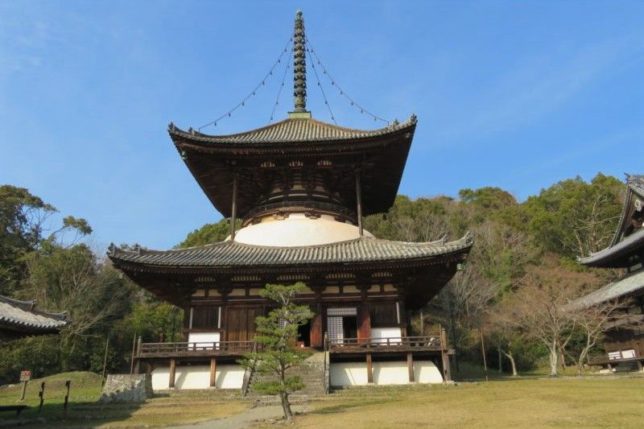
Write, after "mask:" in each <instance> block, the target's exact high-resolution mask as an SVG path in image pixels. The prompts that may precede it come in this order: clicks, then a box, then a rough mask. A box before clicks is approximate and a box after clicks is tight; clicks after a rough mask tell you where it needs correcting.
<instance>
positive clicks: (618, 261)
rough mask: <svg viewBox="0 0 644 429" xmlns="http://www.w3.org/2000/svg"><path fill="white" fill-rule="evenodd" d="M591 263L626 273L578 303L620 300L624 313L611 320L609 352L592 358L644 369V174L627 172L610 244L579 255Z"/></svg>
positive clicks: (608, 364) (588, 304)
mask: <svg viewBox="0 0 644 429" xmlns="http://www.w3.org/2000/svg"><path fill="white" fill-rule="evenodd" d="M579 262H580V263H581V264H583V265H585V266H587V267H596V268H619V269H624V270H625V271H626V272H625V274H624V275H623V276H622V277H621V278H620V279H619V280H617V281H615V282H612V283H609V284H607V285H606V286H604V287H602V288H600V289H598V290H596V291H594V292H592V293H590V294H588V295H586V296H584V297H582V298H580V299H578V300H577V301H575V302H574V303H573V305H574V306H577V307H591V306H593V305H598V304H601V303H604V302H610V301H618V302H619V303H620V307H621V308H620V309H619V310H620V311H619V312H620V313H621V314H620V316H619V317H615V318H614V321H612V322H611V323H609V324H608V329H607V331H606V333H605V334H606V338H605V339H604V348H605V350H606V354H605V355H604V356H599V357H597V358H595V359H593V360H591V361H590V363H591V364H594V365H602V366H605V367H608V368H612V367H614V366H617V365H622V366H633V367H636V368H637V369H639V370H640V371H641V370H642V363H643V362H644V175H627V177H626V198H625V199H624V206H623V209H622V214H621V216H620V220H619V223H618V225H617V229H616V231H615V234H614V236H613V240H612V242H611V243H610V245H609V246H608V247H607V248H605V249H603V250H600V251H599V252H596V253H593V254H591V255H590V256H587V257H583V258H579Z"/></svg>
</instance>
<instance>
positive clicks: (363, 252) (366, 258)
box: [108, 234, 473, 268]
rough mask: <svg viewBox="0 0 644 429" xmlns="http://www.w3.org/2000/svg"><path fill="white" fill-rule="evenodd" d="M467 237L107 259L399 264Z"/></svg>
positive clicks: (133, 253)
mask: <svg viewBox="0 0 644 429" xmlns="http://www.w3.org/2000/svg"><path fill="white" fill-rule="evenodd" d="M472 243H473V240H472V237H471V236H470V235H469V234H468V235H466V236H464V237H463V238H461V239H460V240H456V241H451V242H444V241H434V242H426V243H410V242H402V241H388V240H380V239H375V238H367V237H362V238H358V239H355V240H348V241H342V242H338V243H331V244H324V245H318V246H303V247H271V246H256V245H250V244H242V243H237V242H234V241H223V242H220V243H215V244H211V245H207V246H201V247H193V248H187V249H175V250H167V251H154V250H143V249H137V250H123V249H120V248H117V247H115V246H114V245H112V246H110V249H109V251H108V256H109V257H110V259H112V261H113V262H114V263H115V264H116V265H119V264H120V263H130V264H136V265H142V266H148V267H181V268H183V267H186V268H189V267H192V268H206V267H207V268H232V267H244V266H271V267H288V266H301V265H314V264H346V263H368V262H386V261H390V262H398V261H414V260H423V259H431V258H432V257H440V256H443V255H450V254H463V253H467V252H468V251H469V249H470V247H471V246H472Z"/></svg>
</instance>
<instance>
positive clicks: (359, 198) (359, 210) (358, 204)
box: [356, 170, 364, 237]
mask: <svg viewBox="0 0 644 429" xmlns="http://www.w3.org/2000/svg"><path fill="white" fill-rule="evenodd" d="M356 216H357V217H358V231H360V237H362V236H363V234H364V229H363V227H362V187H361V186H360V170H356Z"/></svg>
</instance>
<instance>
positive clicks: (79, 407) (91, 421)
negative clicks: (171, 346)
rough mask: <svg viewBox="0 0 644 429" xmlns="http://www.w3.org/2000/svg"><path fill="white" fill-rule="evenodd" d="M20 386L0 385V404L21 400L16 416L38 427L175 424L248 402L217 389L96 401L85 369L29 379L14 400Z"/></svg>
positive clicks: (0, 417) (10, 418)
mask: <svg viewBox="0 0 644 429" xmlns="http://www.w3.org/2000/svg"><path fill="white" fill-rule="evenodd" d="M65 380H71V391H70V399H69V412H68V414H67V417H65V416H64V414H63V401H64V397H65ZM42 381H45V404H44V407H43V410H42V413H38V404H39V398H38V391H39V389H40V383H41V382H42ZM20 390H21V386H20V385H18V384H16V385H14V386H11V387H8V386H2V387H0V404H1V405H14V404H25V405H28V406H30V407H31V408H30V409H29V410H26V411H23V413H22V414H21V417H20V420H21V421H23V422H24V421H29V422H31V423H32V424H33V425H34V426H36V427H38V426H40V427H65V428H67V427H98V428H123V427H150V426H164V425H169V424H176V423H191V422H198V421H202V420H210V419H217V418H221V417H226V416H229V415H233V414H237V413H240V412H242V411H243V410H245V409H246V408H247V407H248V404H247V403H246V402H244V401H241V400H235V399H227V398H225V397H224V396H223V395H222V394H221V393H219V392H212V391H195V392H182V393H181V394H176V395H175V394H170V395H158V396H155V397H154V398H152V399H149V400H147V401H146V402H145V403H144V404H140V405H137V404H106V405H101V404H98V403H97V402H96V401H98V398H99V397H100V396H101V377H100V376H98V375H96V374H93V373H90V372H69V373H63V374H57V375H54V376H51V377H45V378H43V379H36V380H32V381H30V382H29V386H28V388H27V395H26V398H25V401H24V402H19V401H18V400H19V398H20ZM3 422H4V423H6V424H8V425H10V424H11V423H12V422H13V423H17V422H18V420H17V419H16V417H15V413H11V412H3V413H1V414H0V427H2V426H3Z"/></svg>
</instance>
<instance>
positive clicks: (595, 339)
mask: <svg viewBox="0 0 644 429" xmlns="http://www.w3.org/2000/svg"><path fill="white" fill-rule="evenodd" d="M624 192H625V186H624V184H623V182H621V181H620V180H618V179H616V178H614V177H611V176H605V175H602V174H598V175H597V176H595V177H594V178H593V179H592V180H591V181H590V182H586V181H584V180H583V179H581V178H573V179H567V180H562V181H560V182H558V183H555V184H553V185H552V186H550V187H548V188H546V189H543V190H542V191H541V192H540V193H539V194H538V195H534V196H531V197H529V198H527V199H526V200H525V201H523V202H518V201H517V200H516V198H515V197H514V196H513V195H512V194H510V193H509V192H507V191H505V190H503V189H500V188H495V187H484V188H480V189H463V190H461V191H460V192H459V194H458V196H457V197H449V196H438V197H432V198H418V199H410V198H408V197H406V196H404V195H400V196H398V198H397V199H396V202H395V204H394V206H393V207H392V208H391V209H390V210H389V211H388V212H387V213H385V214H381V215H373V216H369V217H367V218H366V219H365V228H366V229H367V230H369V231H370V232H372V233H373V234H374V235H375V236H376V237H378V238H384V239H390V240H402V241H433V240H437V239H440V238H442V237H446V238H448V239H456V238H459V237H461V236H463V235H464V234H466V233H467V232H468V231H469V232H470V233H472V234H473V236H474V240H475V244H474V247H473V249H472V252H471V254H470V256H469V258H468V261H467V263H465V264H464V265H463V266H462V267H461V269H460V270H459V271H458V273H457V274H456V276H455V277H454V279H453V280H452V281H451V282H450V283H449V284H448V285H447V286H446V287H445V288H444V289H443V291H442V292H441V293H440V294H439V295H438V296H437V297H436V298H435V299H434V300H432V301H431V302H430V303H429V304H428V305H427V306H426V307H425V308H423V309H422V310H420V311H418V312H415V313H413V314H412V315H411V320H412V330H413V331H414V332H413V333H416V334H420V333H423V332H424V331H425V330H428V329H430V328H431V327H432V325H434V324H439V323H440V324H442V325H443V326H444V327H446V329H447V331H448V335H449V339H450V342H451V344H452V346H453V347H454V348H455V349H456V352H457V355H456V356H457V362H462V361H468V362H473V363H476V364H480V363H482V362H483V353H482V350H485V356H486V362H487V363H488V364H489V365H495V366H496V365H498V364H499V360H503V361H505V362H510V363H512V365H508V364H506V365H505V366H504V370H506V371H511V370H512V367H513V366H515V367H516V370H518V371H521V370H526V369H530V368H533V367H535V366H537V365H543V364H547V363H550V366H551V370H552V366H553V365H554V367H555V369H556V367H557V366H561V365H566V364H568V365H571V364H572V365H575V364H576V365H579V366H580V367H581V365H582V364H583V362H584V361H585V360H586V359H587V357H588V355H589V354H593V353H598V352H600V351H601V339H602V338H601V329H598V327H599V328H601V325H600V322H601V321H602V320H605V318H606V316H607V315H610V312H611V311H613V310H614V308H613V307H606V308H599V309H595V310H594V312H591V311H584V312H581V311H571V310H570V308H567V307H566V304H568V303H569V302H571V301H572V300H574V299H575V298H577V297H580V296H582V295H584V294H586V293H588V292H590V291H592V290H595V289H597V288H599V287H601V286H602V285H604V284H606V283H607V282H609V281H611V280H613V279H615V278H617V277H618V276H619V275H620V274H621V273H620V272H618V271H616V270H594V269H588V268H585V267H582V266H580V265H579V264H578V263H577V262H576V258H577V257H578V256H584V255H588V254H589V253H591V252H595V251H598V250H600V249H602V248H604V247H606V246H607V245H608V244H609V242H610V240H611V238H612V236H613V233H614V230H615V227H616V224H617V221H618V218H619V214H620V212H621V207H622V200H623V195H624ZM55 212H56V209H55V207H54V206H53V205H51V204H49V203H48V202H45V201H43V200H42V199H40V198H39V197H38V196H35V195H33V194H31V193H30V192H29V190H27V189H24V188H19V187H16V186H12V185H4V186H0V226H1V231H2V235H1V236H0V295H5V296H10V297H14V298H18V299H36V300H37V302H38V307H39V308H42V309H47V310H52V311H67V312H68V313H69V316H70V319H71V323H70V325H69V326H68V327H66V328H65V329H64V330H63V332H62V333H61V335H60V336H44V337H32V338H26V339H23V340H19V341H14V342H11V343H8V344H4V345H2V348H3V352H2V354H1V355H0V383H5V382H15V381H16V379H17V377H18V374H19V371H20V370H21V369H25V368H28V369H31V370H32V371H33V373H34V376H36V377H37V376H42V375H48V374H52V373H56V372H60V371H69V370H90V371H95V372H101V371H102V369H103V363H104V357H105V353H106V350H107V371H108V372H123V371H125V372H127V371H129V368H130V356H131V350H132V346H133V340H134V339H135V338H136V337H137V336H141V337H142V338H143V341H173V340H179V338H180V335H181V320H182V317H183V315H182V311H181V310H180V309H178V308H176V307H173V306H171V305H169V304H167V303H163V302H159V301H158V300H157V299H156V298H155V297H153V296H152V295H150V294H149V293H147V292H145V291H144V290H142V289H141V288H139V287H137V286H136V285H134V284H133V283H132V282H131V281H130V280H129V279H127V277H125V276H123V275H122V274H121V273H120V272H119V271H117V270H116V269H114V268H113V267H112V266H111V265H110V262H109V260H108V259H107V258H106V257H105V255H104V254H99V253H98V252H97V251H96V250H95V249H92V248H91V247H90V246H89V245H88V244H87V243H88V242H89V241H88V240H87V237H88V236H90V235H91V232H92V230H91V226H90V223H89V222H88V221H86V220H84V219H79V218H75V217H73V216H66V217H64V218H63V222H62V224H61V225H60V226H59V227H58V228H57V229H56V230H54V231H45V230H44V225H45V224H46V221H47V219H48V218H49V217H50V216H51V215H52V214H53V213H55ZM228 222H229V220H227V219H223V220H222V221H220V222H218V223H214V224H208V225H204V226H203V227H202V228H199V229H197V230H195V231H193V232H191V233H189V234H188V235H187V237H186V239H185V240H184V241H183V242H182V243H180V244H178V247H188V246H196V245H202V244H208V243H212V242H216V241H220V240H222V239H224V238H225V237H226V235H227V233H228V231H229V226H228ZM132 244H133V243H132ZM482 346H484V347H482Z"/></svg>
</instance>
